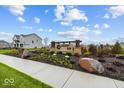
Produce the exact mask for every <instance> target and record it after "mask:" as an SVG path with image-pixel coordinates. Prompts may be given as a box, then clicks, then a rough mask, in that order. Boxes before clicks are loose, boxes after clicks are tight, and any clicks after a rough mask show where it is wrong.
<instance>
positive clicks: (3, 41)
mask: <svg viewBox="0 0 124 93" xmlns="http://www.w3.org/2000/svg"><path fill="white" fill-rule="evenodd" d="M0 43H7V44H9V43H8V42H7V41H5V40H0Z"/></svg>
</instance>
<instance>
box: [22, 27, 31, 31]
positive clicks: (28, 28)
mask: <svg viewBox="0 0 124 93" xmlns="http://www.w3.org/2000/svg"><path fill="white" fill-rule="evenodd" d="M22 28H23V29H27V30H32V26H22Z"/></svg>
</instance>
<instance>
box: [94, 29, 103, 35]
mask: <svg viewBox="0 0 124 93" xmlns="http://www.w3.org/2000/svg"><path fill="white" fill-rule="evenodd" d="M94 33H95V35H100V34H102V32H101V31H100V30H94Z"/></svg>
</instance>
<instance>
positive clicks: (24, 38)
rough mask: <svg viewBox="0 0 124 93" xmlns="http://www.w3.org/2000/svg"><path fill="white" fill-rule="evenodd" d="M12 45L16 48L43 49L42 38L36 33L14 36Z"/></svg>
mask: <svg viewBox="0 0 124 93" xmlns="http://www.w3.org/2000/svg"><path fill="white" fill-rule="evenodd" d="M12 45H13V47H15V48H41V47H42V46H43V45H42V38H40V37H39V36H38V35H36V34H35V33H32V34H27V35H23V34H21V35H14V37H13V42H12Z"/></svg>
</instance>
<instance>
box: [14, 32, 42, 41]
mask: <svg viewBox="0 0 124 93" xmlns="http://www.w3.org/2000/svg"><path fill="white" fill-rule="evenodd" d="M32 35H34V36H36V37H38V38H39V39H41V40H42V38H41V37H40V36H38V35H37V34H35V33H31V34H27V35H24V34H20V35H15V36H14V37H16V38H18V39H19V38H20V36H22V37H29V36H32Z"/></svg>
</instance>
